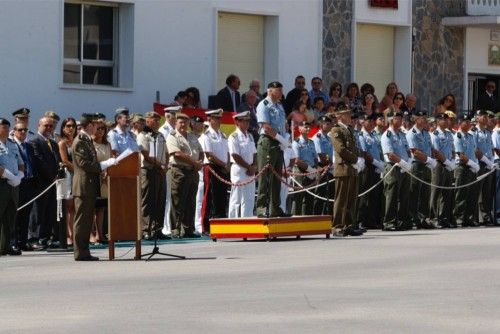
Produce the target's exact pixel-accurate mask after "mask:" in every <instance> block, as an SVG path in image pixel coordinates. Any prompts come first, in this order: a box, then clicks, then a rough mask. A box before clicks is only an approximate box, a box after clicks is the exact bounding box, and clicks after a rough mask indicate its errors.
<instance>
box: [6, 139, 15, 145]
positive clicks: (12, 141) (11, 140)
mask: <svg viewBox="0 0 500 334" xmlns="http://www.w3.org/2000/svg"><path fill="white" fill-rule="evenodd" d="M7 141H10V142H11V143H13V144H15V143H16V142H15V141H14V140H13V139H12V138H7Z"/></svg>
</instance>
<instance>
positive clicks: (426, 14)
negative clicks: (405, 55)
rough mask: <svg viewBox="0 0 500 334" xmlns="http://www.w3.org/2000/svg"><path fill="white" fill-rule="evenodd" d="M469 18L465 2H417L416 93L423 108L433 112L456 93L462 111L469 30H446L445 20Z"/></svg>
mask: <svg viewBox="0 0 500 334" xmlns="http://www.w3.org/2000/svg"><path fill="white" fill-rule="evenodd" d="M465 15H466V1H465V0H413V27H414V28H415V30H416V36H415V42H414V59H413V92H414V93H415V94H416V95H417V97H418V98H419V106H420V108H422V109H427V110H432V109H433V108H434V106H435V105H436V104H437V102H438V101H439V100H440V98H441V97H443V96H444V95H446V94H448V93H452V94H454V95H455V97H456V105H457V107H458V109H459V110H461V106H462V101H463V96H464V88H463V87H464V86H463V81H464V78H463V69H464V56H463V55H464V47H465V45H464V43H465V31H464V29H463V28H450V27H444V26H443V25H441V19H442V18H443V17H446V16H465Z"/></svg>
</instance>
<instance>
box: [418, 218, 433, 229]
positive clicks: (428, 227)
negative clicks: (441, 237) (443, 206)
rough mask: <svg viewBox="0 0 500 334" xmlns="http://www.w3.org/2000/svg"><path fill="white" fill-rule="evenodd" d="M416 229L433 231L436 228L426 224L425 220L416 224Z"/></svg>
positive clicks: (429, 223)
mask: <svg viewBox="0 0 500 334" xmlns="http://www.w3.org/2000/svg"><path fill="white" fill-rule="evenodd" d="M416 225H417V229H420V228H421V229H424V230H433V229H435V228H436V226H435V225H434V224H433V223H432V222H428V221H425V220H422V221H420V222H418V223H417V224H416Z"/></svg>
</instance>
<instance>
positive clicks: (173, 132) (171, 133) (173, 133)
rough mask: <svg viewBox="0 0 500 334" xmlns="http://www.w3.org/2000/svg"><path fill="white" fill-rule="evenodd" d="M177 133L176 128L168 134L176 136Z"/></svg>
mask: <svg viewBox="0 0 500 334" xmlns="http://www.w3.org/2000/svg"><path fill="white" fill-rule="evenodd" d="M175 134H176V132H175V130H172V132H170V133H169V134H168V136H170V135H172V136H175ZM168 136H167V137H168ZM165 139H167V138H165Z"/></svg>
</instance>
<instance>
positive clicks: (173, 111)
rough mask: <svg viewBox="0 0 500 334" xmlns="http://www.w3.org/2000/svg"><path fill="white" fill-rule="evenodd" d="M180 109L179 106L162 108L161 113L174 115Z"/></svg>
mask: <svg viewBox="0 0 500 334" xmlns="http://www.w3.org/2000/svg"><path fill="white" fill-rule="evenodd" d="M181 109H182V107H181V106H170V107H166V108H163V111H165V112H168V113H169V114H175V113H176V112H179V111H180V110H181Z"/></svg>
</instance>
